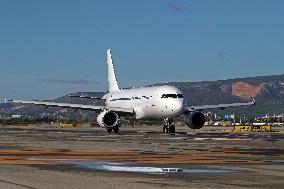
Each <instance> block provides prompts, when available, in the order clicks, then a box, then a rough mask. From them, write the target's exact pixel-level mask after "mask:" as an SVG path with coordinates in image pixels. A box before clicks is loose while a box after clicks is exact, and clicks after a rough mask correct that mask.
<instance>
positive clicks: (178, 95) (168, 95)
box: [162, 94, 183, 98]
mask: <svg viewBox="0 0 284 189" xmlns="http://www.w3.org/2000/svg"><path fill="white" fill-rule="evenodd" d="M162 98H183V95H182V94H163V95H162Z"/></svg>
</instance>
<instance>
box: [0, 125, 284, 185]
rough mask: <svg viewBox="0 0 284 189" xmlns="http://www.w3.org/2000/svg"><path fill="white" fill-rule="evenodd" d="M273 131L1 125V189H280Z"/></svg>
mask: <svg viewBox="0 0 284 189" xmlns="http://www.w3.org/2000/svg"><path fill="white" fill-rule="evenodd" d="M277 130H278V131H279V132H269V133H256V132H253V133H249V132H231V131H228V130H227V131H224V128H223V127H204V128H203V129H201V130H198V131H191V130H190V129H188V128H186V127H184V126H183V127H182V126H179V127H177V131H178V132H177V133H176V134H174V135H168V134H162V133H161V127H159V126H155V127H149V126H145V127H136V128H131V127H122V128H121V131H120V133H119V134H108V133H107V132H106V131H105V130H104V129H102V128H50V127H44V126H41V125H39V126H0V188H5V189H6V188H7V189H9V188H11V189H14V188H15V189H23V188H32V189H34V188H69V189H71V188H112V189H116V188H137V189H140V188H141V189H143V188H229V187H230V188H269V189H272V188H283V186H284V132H283V131H284V128H277Z"/></svg>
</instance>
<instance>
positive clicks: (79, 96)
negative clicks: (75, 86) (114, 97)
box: [68, 95, 105, 100]
mask: <svg viewBox="0 0 284 189" xmlns="http://www.w3.org/2000/svg"><path fill="white" fill-rule="evenodd" d="M68 97H71V98H85V99H94V100H105V99H103V98H101V97H95V96H82V95H68Z"/></svg>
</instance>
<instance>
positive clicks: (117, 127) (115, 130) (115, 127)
mask: <svg viewBox="0 0 284 189" xmlns="http://www.w3.org/2000/svg"><path fill="white" fill-rule="evenodd" d="M118 131H119V126H118V125H116V126H114V127H113V132H114V133H118Z"/></svg>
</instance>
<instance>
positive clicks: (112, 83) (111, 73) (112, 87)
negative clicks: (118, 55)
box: [107, 49, 119, 92]
mask: <svg viewBox="0 0 284 189" xmlns="http://www.w3.org/2000/svg"><path fill="white" fill-rule="evenodd" d="M107 64H108V85H109V92H115V91H119V88H118V84H117V80H116V76H115V70H114V66H113V63H112V56H111V51H110V49H108V50H107Z"/></svg>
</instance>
